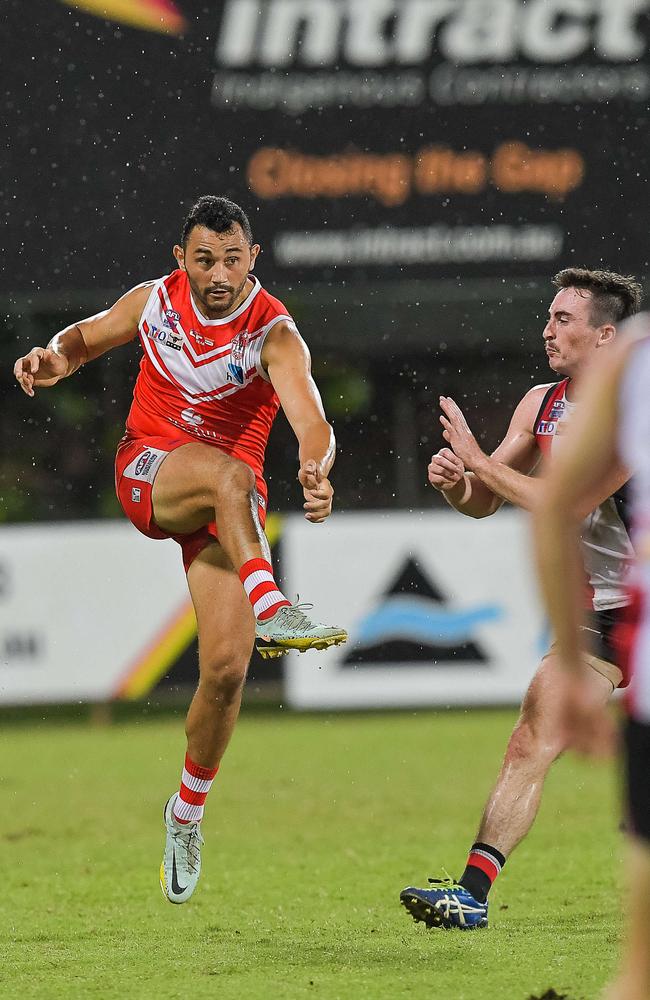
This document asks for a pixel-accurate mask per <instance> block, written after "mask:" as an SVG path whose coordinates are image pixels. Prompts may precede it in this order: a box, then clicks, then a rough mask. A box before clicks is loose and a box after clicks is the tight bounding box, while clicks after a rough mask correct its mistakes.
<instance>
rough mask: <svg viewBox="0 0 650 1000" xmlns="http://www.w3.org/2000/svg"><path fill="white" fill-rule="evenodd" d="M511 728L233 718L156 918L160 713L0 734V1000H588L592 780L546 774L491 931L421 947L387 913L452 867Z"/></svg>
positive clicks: (435, 939) (501, 716)
mask: <svg viewBox="0 0 650 1000" xmlns="http://www.w3.org/2000/svg"><path fill="white" fill-rule="evenodd" d="M513 720H514V715H513V713H511V712H475V713H462V712H453V713H452V712H449V713H441V714H434V713H422V712H419V713H417V714H407V713H404V714H399V715H368V716H359V715H355V716H349V717H340V716H339V717H334V716H324V717H322V718H320V717H296V716H291V715H288V714H286V713H278V714H275V715H273V714H268V715H251V716H250V717H248V718H247V717H245V716H244V717H243V718H242V720H241V722H240V725H239V728H238V730H237V732H236V735H235V738H234V741H233V744H232V745H231V748H230V751H229V753H228V756H227V758H226V761H225V763H224V766H223V768H222V773H221V774H220V775H219V776H218V778H217V781H216V783H215V787H214V789H213V791H212V793H211V798H210V800H209V802H208V810H207V813H206V818H205V821H204V824H203V827H204V836H205V839H206V845H205V848H204V869H203V871H204V874H203V877H202V881H201V883H200V886H199V889H198V890H197V893H196V895H195V897H194V898H193V900H192V901H190V902H189V903H188V904H186V905H184V906H178V907H174V906H171V905H170V904H169V903H167V902H166V901H165V900H164V899H163V897H162V895H161V892H160V889H159V887H158V867H159V864H160V857H161V853H162V846H163V826H162V820H161V810H162V806H163V804H164V801H165V799H166V797H167V796H168V795H169V794H170V793H171V792H172V791H173V790H174V788H175V785H176V778H177V773H178V772H179V769H180V766H181V761H182V753H183V749H184V741H183V727H182V720H181V717H180V716H179V718H178V719H173V718H164V719H158V720H153V721H142V722H136V721H131V722H128V723H116V724H114V725H111V726H105V727H98V726H91V725H89V724H85V723H83V724H82V723H58V724H56V725H54V724H48V723H41V724H40V725H36V724H33V723H30V724H29V725H23V726H20V725H16V724H12V725H9V726H6V727H4V728H3V731H2V735H1V736H0V747H1V753H2V762H3V764H2V781H1V783H0V791H1V798H0V802H1V805H2V810H1V814H0V850H1V852H2V864H1V870H2V892H1V893H0V935H1V939H0V947H1V949H2V962H1V963H0V995H1V996H7V997H13V996H16V997H18V996H22V997H38V998H49V997H68V998H76V997H102V998H103V997H106V998H113V997H115V998H117V997H119V998H149V997H151V998H172V997H181V996H189V997H192V998H203V997H218V998H222V1000H235V998H237V1000H240V998H243V1000H248V998H260V1000H266V998H269V1000H274V998H303V997H305V998H307V997H309V998H320V1000H325V998H326V1000H339V998H340V1000H352V998H354V1000H358V998H360V1000H392V998H399V997H418V998H419V997H425V996H426V997H442V998H444V1000H527V998H529V997H531V996H539V995H542V994H544V993H545V992H546V991H547V990H549V989H551V988H553V989H554V990H555V991H556V992H557V993H558V994H560V995H562V994H566V995H568V996H569V997H570V998H571V1000H596V997H597V996H598V993H599V989H600V988H601V987H602V985H603V983H604V982H605V980H606V978H607V977H608V975H609V974H610V972H611V970H612V967H613V964H614V962H615V958H616V953H617V947H618V940H619V936H620V918H619V887H620V885H621V880H622V863H621V856H622V853H623V850H622V848H623V844H622V838H621V835H620V834H619V833H618V830H617V811H618V807H617V802H616V783H615V780H614V775H613V772H612V770H611V769H608V768H607V767H605V768H603V767H602V766H595V765H589V764H584V763H581V762H577V761H575V760H572V759H566V760H563V761H560V762H559V763H558V765H557V766H556V768H555V771H554V773H553V774H552V776H551V778H550V780H549V783H548V786H547V790H546V797H545V801H544V803H543V806H542V811H541V813H540V816H539V819H538V823H537V825H536V827H535V829H534V831H533V833H532V835H531V836H530V838H529V839H528V840H527V841H525V842H524V843H523V844H522V845H521V847H520V848H519V850H518V852H517V854H516V855H514V856H513V858H512V860H511V862H510V863H509V864H508V866H507V867H506V869H505V871H504V873H503V875H502V876H501V880H500V884H498V886H497V887H496V888H495V890H494V892H493V894H492V904H491V927H490V929H489V930H487V931H478V932H474V933H465V934H463V933H459V932H445V931H440V930H436V931H426V930H425V929H424V927H423V925H421V924H418V925H416V924H415V923H413V922H412V921H411V919H410V918H409V917H408V916H407V914H406V913H405V912H404V911H403V910H402V908H401V907H400V906H399V904H398V895H399V891H400V889H401V888H402V887H403V886H404V885H406V884H409V883H411V882H415V883H418V882H422V881H424V880H425V879H426V876H427V875H430V874H436V873H437V872H438V871H439V870H440V868H441V867H442V866H445V867H447V868H448V869H449V871H450V872H451V873H452V874H455V875H457V874H458V872H459V870H460V869H462V866H463V863H464V860H465V855H466V850H467V847H468V846H469V844H470V842H471V840H472V836H473V834H474V832H475V826H476V822H477V818H478V814H479V812H480V807H481V805H482V801H483V799H484V796H485V795H486V793H487V791H488V789H489V786H490V784H491V782H492V780H493V777H494V772H495V769H496V767H497V766H498V762H499V760H500V756H501V753H502V750H503V746H504V744H505V740H506V737H507V734H508V733H509V730H510V728H511V725H512V722H513Z"/></svg>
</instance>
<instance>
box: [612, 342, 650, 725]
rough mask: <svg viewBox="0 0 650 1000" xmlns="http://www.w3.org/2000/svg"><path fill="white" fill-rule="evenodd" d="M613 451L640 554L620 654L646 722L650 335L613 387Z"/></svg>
mask: <svg viewBox="0 0 650 1000" xmlns="http://www.w3.org/2000/svg"><path fill="white" fill-rule="evenodd" d="M619 413H620V418H619V426H618V453H619V455H620V456H621V458H622V459H623V461H624V462H625V464H626V465H627V466H628V468H629V469H631V470H632V479H631V480H630V482H631V484H632V488H631V491H630V492H631V510H632V517H631V524H632V526H631V532H632V540H633V541H634V544H635V547H636V548H637V550H638V551H639V552H640V553H641V555H640V557H639V560H638V562H637V563H636V565H635V567H634V569H633V571H632V581H633V594H634V602H633V605H634V606H633V609H632V612H631V614H630V616H629V620H628V621H627V622H625V623H624V628H623V629H622V630H621V631H622V645H623V655H627V656H629V658H630V659H629V668H630V673H631V677H632V680H631V683H630V688H629V692H628V699H627V701H628V707H629V710H630V712H631V714H632V715H633V716H634V717H635V718H636V719H637V720H638V721H639V722H644V723H650V560H649V559H648V557H647V555H646V554H645V553H647V551H648V539H649V538H650V448H649V447H648V441H650V337H646V338H644V339H642V340H640V341H639V342H638V343H637V344H636V345H635V346H634V348H633V349H632V351H631V353H630V355H629V358H628V361H627V366H626V370H625V372H624V374H623V378H622V380H621V385H620V392H619Z"/></svg>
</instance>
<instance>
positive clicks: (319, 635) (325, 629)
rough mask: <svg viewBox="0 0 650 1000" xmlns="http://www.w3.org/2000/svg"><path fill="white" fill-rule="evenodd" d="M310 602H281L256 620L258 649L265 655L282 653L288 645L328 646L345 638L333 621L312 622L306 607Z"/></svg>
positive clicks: (305, 647) (299, 648)
mask: <svg viewBox="0 0 650 1000" xmlns="http://www.w3.org/2000/svg"><path fill="white" fill-rule="evenodd" d="M312 607H313V604H290V605H288V606H287V605H286V604H285V605H283V606H282V607H281V608H280V610H279V611H277V612H276V613H275V614H274V615H273V617H272V618H267V619H266V621H260V620H259V618H258V619H257V621H256V627H255V635H256V642H255V645H256V647H257V650H258V652H259V653H260V655H261V656H262V657H263V658H264V659H269V658H273V657H276V656H283V655H284V654H285V653H288V652H289V650H290V649H297V650H298V651H299V652H300V653H304V652H305V650H307V649H327V648H328V647H329V646H338V645H339V644H340V643H342V642H345V641H346V639H347V637H348V633H347V632H346V631H345V629H343V628H339V627H338V626H336V625H323V624H321V623H320V622H314V621H312V620H311V618H309V617H308V616H307V615H306V614H305V611H306V610H308V609H310V608H312Z"/></svg>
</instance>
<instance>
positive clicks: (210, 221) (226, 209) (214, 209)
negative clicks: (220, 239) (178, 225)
mask: <svg viewBox="0 0 650 1000" xmlns="http://www.w3.org/2000/svg"><path fill="white" fill-rule="evenodd" d="M237 222H238V223H239V225H240V226H241V228H242V230H243V231H244V236H245V237H246V239H247V240H248V242H249V244H252V243H253V230H252V229H251V224H250V222H249V221H248V216H247V215H246V212H245V211H244V209H243V208H240V207H239V205H236V204H235V202H234V201H230V199H229V198H220V197H218V195H216V194H204V195H202V196H201V197H200V198H199V200H198V201H197V202H196V204H195V205H192V208H191V209H190V211H189V214H188V216H187V218H186V219H185V222H184V223H183V235H182V237H181V243H182V244H183V246H185V245H186V244H187V238H188V236H189V235H190V233H191V232H192V230H193V229H194V227H195V226H205V228H206V229H212V231H213V232H215V233H228V232H230V231H231V230H232V228H233V226H234V225H235V223H237Z"/></svg>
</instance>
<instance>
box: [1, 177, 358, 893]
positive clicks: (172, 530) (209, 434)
mask: <svg viewBox="0 0 650 1000" xmlns="http://www.w3.org/2000/svg"><path fill="white" fill-rule="evenodd" d="M259 250H260V247H259V246H258V245H257V244H256V243H254V242H253V236H252V232H251V227H250V223H249V221H248V218H247V217H246V215H245V213H244V212H243V211H242V209H241V208H240V207H239V206H238V205H235V204H234V203H233V202H231V201H228V200H227V199H225V198H218V197H215V196H211V195H208V196H204V197H203V198H200V199H199V201H198V202H197V203H196V205H195V206H194V207H193V208H192V210H191V212H190V214H189V215H188V217H187V219H186V220H185V224H184V227H183V234H182V239H181V242H180V244H179V245H177V246H176V247H174V255H175V257H176V261H177V263H178V268H177V269H176V270H175V271H173V272H172V273H171V274H169V275H166V276H165V277H163V278H160V279H158V280H156V281H149V282H145V283H144V284H143V285H139V286H138V287H136V288H134V289H132V290H131V291H130V292H127V294H126V295H124V296H122V298H121V299H119V301H118V302H116V303H115V305H113V306H112V307H111V308H110V309H107V310H106V311H105V312H102V313H99V314H98V315H97V316H93V317H91V318H90V319H86V320H82V321H81V322H79V323H74V324H72V325H71V326H69V327H67V328H66V329H65V330H63V331H62V332H61V333H59V334H57V335H56V336H55V337H54V338H53V340H52V341H51V342H50V343H49V344H48V346H47V347H45V348H42V347H36V348H33V349H32V350H31V351H30V352H29V354H27V355H26V356H25V357H22V358H19V359H18V361H17V362H16V365H15V369H14V373H15V376H16V378H17V380H18V382H19V383H20V385H21V387H22V388H23V390H24V391H25V392H26V393H27V395H28V396H33V395H34V390H35V389H37V388H42V387H45V386H52V385H55V384H56V383H57V382H58V381H59V380H60V379H62V378H65V377H67V376H69V375H72V374H73V373H74V372H76V371H77V369H78V368H79V367H80V366H81V365H83V364H85V363H86V362H88V361H92V360H93V359H95V358H97V357H99V356H100V355H101V354H104V353H105V352H106V351H108V350H110V349H112V348H114V347H118V346H120V345H121V344H125V343H127V342H128V341H130V340H133V339H134V338H135V337H136V336H138V335H139V337H140V341H141V344H142V348H143V354H142V360H141V362H140V373H139V375H138V379H137V381H136V384H135V389H134V396H133V405H132V407H131V410H130V413H129V415H128V418H127V423H126V434H125V435H124V437H123V438H122V440H121V442H120V445H119V448H118V451H117V457H116V462H115V472H116V488H117V494H118V497H119V500H120V503H121V505H122V507H123V509H124V511H125V513H126V515H127V517H128V518H130V520H131V521H132V522H133V524H134V525H135V526H136V528H138V529H139V530H140V531H141V532H143V533H144V534H145V535H147V536H149V537H150V538H174V539H175V540H176V541H177V542H178V543H179V544H180V546H181V549H182V553H183V562H184V566H185V570H186V573H187V582H188V586H189V590H190V593H191V596H192V601H193V603H194V608H195V610H196V617H197V624H198V635H199V685H198V688H197V691H196V694H195V695H194V698H193V700H192V703H191V705H190V709H189V712H188V716H187V723H186V732H187V753H186V757H185V764H184V767H183V772H182V781H181V785H180V790H179V792H178V793H176V794H174V795H172V796H171V798H170V799H169V801H168V802H167V805H166V806H165V811H164V815H165V824H166V828H167V841H166V847H165V854H164V857H163V863H162V865H161V870H160V881H161V886H162V889H163V892H164V894H165V895H166V897H167V898H168V899H169V900H170V901H171V902H173V903H184V902H185V901H186V900H187V899H189V897H190V896H191V895H192V893H193V892H194V889H195V887H196V884H197V881H198V878H199V874H200V867H201V853H200V850H201V844H202V842H203V841H202V838H201V832H200V821H201V819H202V817H203V809H204V803H205V799H206V796H207V793H208V791H209V788H210V785H211V784H212V781H213V779H214V777H215V775H216V773H217V769H218V767H219V764H220V761H221V758H222V757H223V754H224V751H225V749H226V746H227V745H228V741H229V739H230V736H231V733H232V730H233V727H234V725H235V722H236V719H237V716H238V713H239V707H240V701H241V692H242V687H243V684H244V680H245V677H246V671H247V668H248V663H249V660H250V655H251V651H252V648H253V642H254V640H255V637H257V644H258V648H259V649H260V651H261V653H262V655H264V656H278V655H282V654H283V653H285V652H286V651H287V650H288V649H298V650H306V649H312V648H316V649H324V648H326V647H327V646H330V645H332V644H337V643H340V642H344V641H345V639H346V633H345V631H344V630H343V629H341V628H338V627H335V626H329V625H323V624H320V623H319V622H317V621H314V620H313V619H312V618H311V616H310V614H309V608H310V607H311V605H305V604H300V605H294V604H291V602H290V601H289V600H287V598H286V597H285V596H284V594H283V593H282V592H281V591H280V589H279V587H278V586H277V584H276V582H275V579H274V576H273V569H272V566H271V556H270V551H269V546H268V543H267V541H266V537H265V535H264V531H263V527H264V521H265V516H266V501H267V489H266V483H265V482H264V477H263V463H264V453H265V448H266V443H267V439H268V435H269V432H270V430H271V425H272V423H273V420H274V418H275V416H276V414H277V412H278V409H279V407H280V406H282V408H283V409H284V412H285V414H286V416H287V418H288V420H289V423H290V424H291V426H292V428H293V430H294V432H295V435H296V438H297V440H298V453H299V469H298V479H299V481H300V485H301V486H302V489H303V494H304V509H305V517H306V518H307V520H308V521H311V522H313V523H315V524H317V523H319V522H321V521H323V520H324V519H325V518H326V517H328V515H329V514H330V512H331V509H332V497H333V489H332V486H331V484H330V481H329V478H328V477H329V472H330V469H331V467H332V463H333V462H334V449H335V445H334V436H333V433H332V428H331V427H330V425H329V424H328V423H327V421H326V419H325V415H324V413H323V407H322V403H321V399H320V395H319V393H318V389H317V388H316V385H315V383H314V381H313V378H312V376H311V368H310V358H309V352H308V350H307V347H306V345H305V343H304V341H303V340H302V338H301V337H300V335H299V333H298V330H297V329H296V326H295V323H294V322H293V320H292V318H291V316H290V315H289V314H288V312H287V310H286V309H285V307H284V306H283V305H282V303H281V302H279V301H278V299H275V298H274V297H273V296H272V295H269V293H268V292H266V291H265V290H264V289H263V288H262V286H261V285H260V283H259V281H258V280H257V278H255V277H254V275H253V274H252V271H253V267H254V265H255V260H256V258H257V255H258V253H259Z"/></svg>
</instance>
